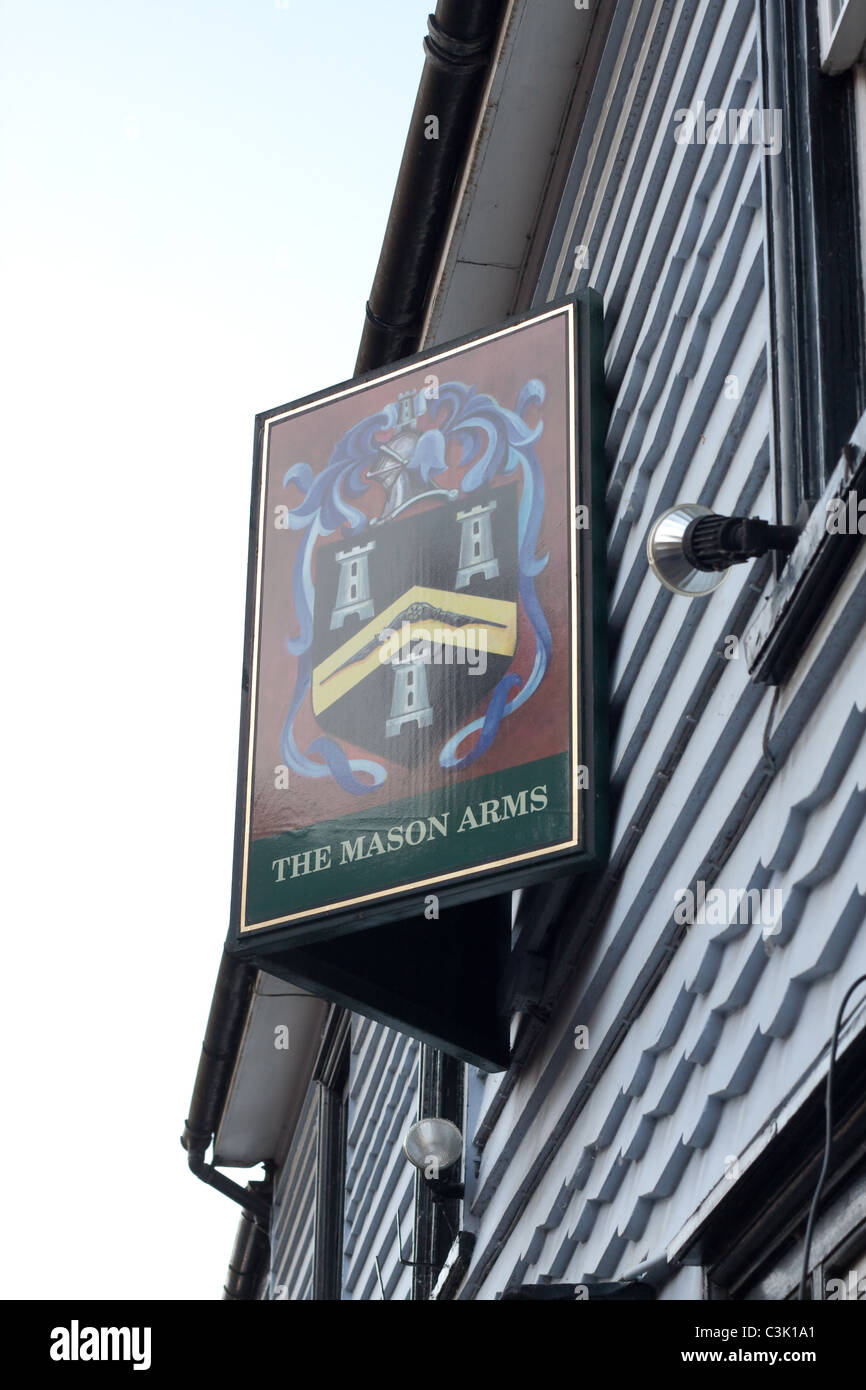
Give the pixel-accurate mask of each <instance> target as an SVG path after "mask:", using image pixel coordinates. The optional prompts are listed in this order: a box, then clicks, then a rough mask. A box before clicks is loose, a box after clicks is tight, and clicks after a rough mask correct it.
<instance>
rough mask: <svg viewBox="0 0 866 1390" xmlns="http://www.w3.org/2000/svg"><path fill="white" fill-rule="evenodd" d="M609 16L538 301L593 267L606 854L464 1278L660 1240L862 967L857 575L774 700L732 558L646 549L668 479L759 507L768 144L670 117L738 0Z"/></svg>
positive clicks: (743, 68) (698, 88) (751, 61)
mask: <svg viewBox="0 0 866 1390" xmlns="http://www.w3.org/2000/svg"><path fill="white" fill-rule="evenodd" d="M628 8H629V7H624V9H628ZM621 28H622V32H621V33H619V34H617V33H615V34H614V35H612V47H611V48H610V49H609V51H610V52H611V53H612V54H613V55H615V57H612V58H611V59H610V60H609V63H608V66H609V71H610V81H609V84H608V88H607V91H606V92H604V93H598V92H597V94H596V98H595V99H594V101H595V110H594V111H592V110H591V112H590V124H591V125H592V127H593V129H594V130H597V131H598V132H599V133H598V134H597V135H595V136H594V137H593V138H592V139H591V140H590V141H584V142H583V143H582V146H581V148H580V149H579V150H578V153H577V157H576V159H575V165H574V170H573V173H572V177H571V180H570V185H569V190H568V197H567V199H566V201H565V203H564V206H563V209H562V212H561V215H560V223H559V227H558V229H557V235H558V239H559V240H558V244H557V245H556V246H554V247H553V248H552V250H551V253H550V255H549V256H548V263H547V266H546V270H545V278H544V280H543V282H542V285H541V286H540V290H539V294H538V297H537V302H538V303H543V302H544V301H545V299H547V298H553V297H555V296H556V295H559V294H562V293H564V292H566V291H567V290H571V289H574V288H577V287H582V286H583V285H584V284H589V285H592V286H594V287H595V288H596V289H598V290H599V291H601V293H602V294H603V295H604V299H605V310H606V323H607V349H606V375H607V382H608V390H609V398H610V405H611V419H610V430H609V435H608V441H607V459H608V469H609V478H610V483H609V491H608V503H609V526H610V547H609V553H610V578H611V587H612V598H611V603H612V626H611V638H612V642H613V648H614V656H613V662H612V703H613V728H614V731H615V733H614V747H613V794H614V805H615V815H614V824H613V840H612V844H613V849H612V855H611V862H610V866H609V869H608V872H607V874H606V875H605V880H604V884H603V886H602V891H601V893H600V894H599V895H598V898H597V902H596V904H595V906H594V908H593V910H594V911H595V913H596V916H597V919H598V931H597V934H596V936H595V937H594V938H593V941H592V946H591V948H590V950H589V951H588V953H585V955H584V958H583V959H582V960H579V961H576V962H575V965H576V971H575V977H574V984H573V988H572V989H571V992H570V994H569V997H568V999H567V1000H566V1001H564V1003H563V1006H562V1007H561V1009H560V1011H559V1013H558V1015H557V1016H556V1017H555V1018H554V1019H553V1020H552V1022H551V1025H550V1027H549V1029H548V1031H547V1035H546V1039H545V1043H544V1045H543V1046H542V1048H541V1050H540V1055H536V1056H535V1057H533V1059H532V1061H531V1064H530V1066H529V1067H528V1068H527V1070H526V1071H525V1073H524V1074H523V1075H522V1076H521V1078H520V1079H519V1081H518V1083H517V1085H516V1087H515V1088H514V1090H513V1091H512V1093H511V1095H510V1096H509V1098H508V1100H507V1102H506V1103H505V1105H504V1106H503V1107H502V1109H501V1112H500V1113H499V1114H498V1117H497V1120H496V1124H495V1126H494V1127H493V1130H492V1133H491V1134H490V1138H489V1140H488V1142H487V1144H486V1147H485V1149H484V1152H483V1155H482V1158H481V1166H480V1175H479V1178H478V1180H477V1182H476V1183H475V1184H474V1186H473V1191H472V1193H471V1194H470V1200H471V1204H472V1214H473V1217H474V1219H475V1222H476V1223H477V1227H478V1243H477V1246H476V1251H475V1256H474V1259H473V1267H472V1270H471V1271H470V1275H469V1277H468V1279H467V1281H466V1283H465V1284H464V1286H463V1289H462V1290H461V1295H460V1296H461V1297H463V1298H471V1297H482V1298H492V1297H495V1296H496V1294H497V1292H499V1291H500V1290H501V1289H502V1288H504V1287H505V1285H506V1284H507V1283H509V1282H510V1281H512V1280H516V1279H519V1280H522V1281H527V1282H536V1281H539V1280H542V1281H543V1280H546V1279H549V1280H563V1281H567V1282H568V1281H579V1280H580V1279H581V1277H582V1275H583V1274H584V1273H597V1274H600V1275H607V1276H608V1277H610V1276H613V1275H615V1274H617V1273H622V1272H624V1271H625V1270H626V1269H628V1268H630V1267H633V1266H635V1265H637V1264H638V1263H640V1262H641V1261H642V1260H643V1259H645V1258H653V1257H656V1256H658V1255H660V1254H663V1253H664V1251H665V1249H666V1247H667V1245H668V1243H669V1242H670V1241H671V1240H672V1239H673V1238H674V1237H675V1235H676V1234H677V1232H678V1231H679V1230H680V1228H681V1227H682V1226H683V1224H684V1223H685V1221H686V1220H687V1219H688V1218H689V1216H690V1215H691V1214H692V1212H693V1211H694V1210H695V1208H696V1207H697V1206H698V1205H699V1203H700V1202H701V1201H702V1199H703V1198H704V1197H705V1196H706V1195H707V1194H708V1193H709V1192H710V1191H711V1190H712V1189H713V1188H715V1187H716V1186H717V1184H719V1183H720V1182H723V1181H725V1172H726V1167H727V1169H728V1171H729V1172H733V1171H734V1170H733V1169H732V1167H731V1164H732V1161H733V1159H734V1157H735V1156H736V1155H738V1154H740V1153H741V1152H742V1151H743V1150H744V1148H745V1147H746V1145H747V1144H748V1142H749V1140H750V1139H752V1138H753V1136H754V1135H755V1134H756V1133H758V1131H759V1130H760V1129H761V1127H762V1126H763V1125H764V1124H765V1122H766V1121H767V1119H768V1117H769V1116H770V1115H771V1113H772V1112H773V1110H774V1109H775V1108H776V1107H778V1106H779V1105H780V1104H781V1102H782V1101H783V1099H784V1098H785V1097H786V1095H788V1094H789V1093H790V1092H791V1091H792V1089H793V1088H794V1087H795V1086H796V1084H797V1083H798V1081H800V1079H801V1078H802V1077H803V1076H804V1075H807V1074H808V1073H809V1071H810V1070H811V1069H812V1068H813V1067H814V1065H815V1063H816V1060H817V1059H818V1057H819V1056H820V1053H821V1051H822V1049H823V1048H824V1046H825V1043H826V1041H827V1039H828V1037H829V1034H830V1031H831V1029H832V1024H833V1020H834V1017H835V1012H836V1009H837V1007H838V1004H839V1002H840V1000H841V997H842V994H843V993H844V991H845V988H846V987H847V984H848V982H849V981H850V980H852V979H853V978H854V977H855V976H856V975H857V974H859V973H861V972H863V971H864V969H866V936H864V933H863V931H862V922H863V915H864V901H866V900H864V889H866V882H864V879H866V855H864V832H863V814H864V809H866V790H864V788H866V757H864V739H863V736H864V724H866V716H864V708H866V680H864V665H866V663H864V660H863V653H862V648H861V650H860V651H859V652H858V653H856V656H855V655H851V649H852V647H855V646H856V643H857V639H858V637H859V635H860V634H859V623H858V620H857V618H856V614H857V612H860V613H862V605H863V593H864V590H866V582H864V579H863V578H862V576H860V577H858V575H852V576H851V578H850V579H849V581H847V584H846V586H845V589H844V591H843V593H841V594H840V596H839V597H838V599H837V600H836V601H835V603H834V607H833V611H832V614H831V615H830V619H829V622H828V628H829V629H831V630H832V638H830V639H825V640H822V639H821V637H820V636H819V638H818V639H817V640H816V642H815V643H814V650H815V654H814V659H813V661H812V664H811V669H810V671H809V673H808V676H807V677H806V678H805V679H803V680H802V681H800V682H799V684H792V687H791V690H790V691H788V690H786V691H785V694H784V698H782V699H781V700H777V701H776V702H775V703H774V702H773V695H772V692H771V691H769V690H767V689H765V688H762V687H756V686H754V685H750V684H749V682H748V680H747V674H746V671H745V668H744V662H743V661H742V659H740V660H730V661H727V660H725V659H724V657H723V656H722V649H723V645H724V639H725V637H726V636H727V635H729V634H737V633H741V632H742V631H743V628H744V626H745V625H747V624H748V621H749V619H750V616H751V614H752V612H753V610H754V603H755V600H756V598H757V595H756V593H755V592H754V590H753V589H752V588H751V585H752V583H753V575H752V573H751V567H749V566H743V567H742V568H741V569H738V570H734V571H732V572H731V575H730V577H729V579H728V580H727V582H726V583H725V584H724V585H723V586H722V587H721V588H720V589H719V590H718V591H717V593H716V594H714V595H713V596H712V597H711V598H710V599H707V600H702V601H695V602H692V603H689V602H687V601H685V600H683V599H679V598H676V597H674V596H672V595H670V594H668V593H667V592H666V591H664V590H662V589H661V588H660V587H659V586H658V584H657V583H656V582H655V580H654V579H653V578H652V576H651V575H650V574H649V573H648V571H647V566H646V560H645V549H644V548H645V543H646V536H647V532H648V530H649V527H650V525H651V523H652V521H653V519H654V518H655V517H656V516H658V515H659V513H660V512H662V511H664V509H665V508H666V507H668V506H671V505H672V504H673V503H674V502H675V501H677V500H680V499H683V500H689V501H700V502H703V503H705V504H707V505H711V506H713V507H714V508H715V509H717V510H718V511H721V512H728V513H730V512H734V511H744V512H749V513H752V514H756V515H764V516H770V515H772V510H773V504H772V491H771V478H770V474H769V409H770V406H769V399H768V387H767V373H766V342H767V309H766V301H765V293H764V271H763V238H764V227H763V216H762V207H761V158H762V155H761V151H760V150H759V149H758V148H757V147H755V146H753V145H751V144H736V143H734V144H728V143H724V144H722V143H720V144H716V145H709V144H708V145H698V144H687V145H681V144H677V142H676V141H675V140H674V128H675V123H674V114H675V112H676V111H677V110H678V109H680V108H686V107H694V106H695V105H696V103H697V102H698V101H699V100H704V101H705V102H706V106H707V108H708V109H709V108H712V107H722V108H730V107H736V108H748V107H751V106H754V105H756V104H757V103H758V101H759V97H758V92H757V85H756V83H757V57H756V48H755V32H754V5H753V4H752V3H751V0H724V3H723V2H722V0H719V3H713V4H707V3H683V2H682V0H681V3H677V4H669V3H664V4H653V3H643V4H640V5H636V6H633V7H631V14H630V16H628V17H627V18H623V19H622V20H621ZM579 245H583V246H586V247H587V252H586V253H585V256H584V257H575V254H574V253H575V247H576V246H579ZM581 259H585V260H586V261H587V264H586V265H584V266H581V265H580V264H579V262H580V261H581ZM732 378H735V379H736V380H735V381H732ZM849 628H850V630H849ZM771 706H772V709H771ZM771 717H772V726H771V728H770V732H769V735H768V744H767V747H766V748H765V747H764V737H765V734H766V733H767V730H768V728H769V727H770V724H769V721H770V718H771ZM753 805H755V806H756V807H757V809H756V810H755V811H754V818H753V819H752V820H751V822H750V824H749V827H748V830H747V832H746V834H745V835H744V836H743V837H742V838H741V839H739V842H737V837H738V833H739V828H740V827H741V826H742V824H743V820H744V818H745V816H746V814H747V811H748V808H750V807H751V806H753ZM732 845H734V846H735V847H734V848H733V850H731V846H732ZM699 879H704V880H705V881H706V882H707V883H708V884H709V885H712V886H714V887H721V888H723V889H725V890H728V889H734V890H741V889H751V888H758V889H766V890H770V892H773V891H775V890H778V891H779V893H780V895H781V897H780V898H778V899H776V901H781V903H782V905H783V911H782V916H781V923H780V925H779V924H776V926H777V928H778V929H777V930H773V931H772V932H770V933H769V934H768V933H765V932H764V931H762V928H761V926H760V925H754V924H745V925H743V924H741V923H740V922H739V921H735V922H734V924H733V925H712V924H705V925H701V924H696V925H694V926H690V927H688V928H687V929H686V930H685V934H684V932H683V927H682V926H681V925H678V924H677V923H676V921H675V920H674V906H675V903H676V901H677V893H678V890H679V889H681V888H685V887H688V886H691V887H692V888H694V887H695V884H696V882H697V880H699ZM583 909H584V905H583V904H578V903H577V902H576V903H575V915H576V914H577V912H578V911H579V910H581V911H583ZM731 915H732V914H730V913H729V914H728V916H729V917H730V916H731ZM579 1024H582V1025H586V1026H587V1027H588V1028H589V1047H588V1048H586V1049H585V1050H577V1049H575V1046H574V1042H575V1037H574V1029H575V1027H576V1026H577V1025H579ZM498 1085H499V1082H498V1079H497V1078H495V1077H491V1078H489V1079H488V1081H487V1083H486V1088H485V1098H484V1102H483V1103H482V1107H481V1113H482V1118H483V1116H484V1114H485V1112H486V1111H489V1108H490V1106H491V1105H493V1106H495V1105H496V1099H495V1098H496V1093H497V1089H498Z"/></svg>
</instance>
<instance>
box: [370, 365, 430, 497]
mask: <svg viewBox="0 0 866 1390" xmlns="http://www.w3.org/2000/svg"><path fill="white" fill-rule="evenodd" d="M417 447H418V422H417V420H416V419H415V392H414V391H401V392H400V394H399V396H398V397H397V424H396V427H395V430H394V434H393V435H392V437H391V438H390V439H389V440H388V443H387V444H380V445H379V452H378V454H377V456H376V462H375V463H374V465H373V467H372V468H371V469H370V470H369V473H368V475H367V476H368V477H369V478H371V479H372V480H373V481H375V482H377V483H381V484H382V487H383V488H384V489H385V498H386V500H385V507H384V510H383V512H382V515H381V517H380V518H379V520H380V521H384V520H385V518H386V517H389V516H391V515H392V513H393V512H395V511H396V510H397V509H398V508H399V507H402V505H403V504H404V502H407V501H408V500H409V498H410V497H411V496H412V482H411V475H410V473H409V469H408V467H407V465H408V464H409V462H410V460H411V458H412V455H413V454H414V452H415V450H416V449H417Z"/></svg>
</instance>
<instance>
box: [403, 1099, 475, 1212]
mask: <svg viewBox="0 0 866 1390" xmlns="http://www.w3.org/2000/svg"><path fill="white" fill-rule="evenodd" d="M403 1152H404V1153H405V1155H406V1157H407V1158H408V1160H409V1162H410V1163H412V1164H413V1165H414V1166H415V1167H416V1168H418V1169H420V1171H421V1173H422V1175H423V1177H424V1181H425V1183H426V1184H427V1186H428V1187H429V1189H430V1191H431V1192H432V1194H433V1197H434V1198H438V1199H440V1200H444V1199H446V1198H448V1197H462V1196H463V1184H462V1183H454V1182H444V1181H443V1180H442V1179H441V1178H440V1176H439V1174H440V1173H442V1172H444V1171H445V1170H446V1169H448V1168H452V1167H453V1166H454V1164H455V1163H456V1162H457V1161H458V1159H459V1158H460V1156H461V1154H462V1153H463V1135H462V1134H461V1133H460V1130H459V1129H458V1128H457V1126H456V1125H455V1124H452V1123H451V1121H450V1120H442V1119H439V1118H438V1117H436V1116H433V1117H431V1118H430V1119H426V1120H418V1121H417V1123H416V1124H414V1125H412V1127H411V1129H410V1130H409V1132H408V1133H407V1135H406V1138H405V1139H404V1141H403Z"/></svg>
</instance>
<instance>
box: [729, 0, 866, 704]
mask: <svg viewBox="0 0 866 1390" xmlns="http://www.w3.org/2000/svg"><path fill="white" fill-rule="evenodd" d="M757 5H758V36H759V42H758V48H759V59H760V84H761V97H762V101H763V105H764V107H765V109H778V110H782V111H783V112H784V113H785V138H784V140H783V144H782V149H781V151H780V152H779V154H778V155H770V154H768V155H766V156H765V158H764V164H763V182H764V208H765V226H766V236H765V272H766V283H767V291H768V309H769V318H770V323H769V345H768V366H769V378H770V388H771V401H772V425H771V431H770V435H771V441H770V442H771V454H772V460H773V476H774V480H775V503H776V520H777V521H778V522H780V523H784V524H789V525H790V524H794V523H796V522H803V521H805V519H806V518H807V517H809V516H810V514H811V519H812V520H814V518H815V517H816V516H817V517H818V518H819V519H821V518H823V517H825V516H826V501H827V500H828V498H829V497H830V496H832V495H834V489H835V488H837V487H838V486H839V475H840V469H842V471H843V472H845V471H846V470H847V471H848V472H850V470H851V466H852V465H851V446H852V441H854V440H855V437H856V436H858V435H859V431H860V426H861V424H862V420H863V417H864V414H866V299H864V285H863V280H864V274H863V265H864V260H863V246H864V240H866V238H864V232H863V228H862V227H861V217H860V205H861V202H860V200H861V181H862V177H863V176H862V174H861V171H860V169H859V166H858V136H857V101H856V89H855V81H854V73H853V72H847V73H844V74H842V75H841V76H838V77H826V76H824V75H823V74H822V73H821V71H820V40H819V32H818V10H817V6H816V0H786V4H785V5H780V4H779V3H778V0H757ZM846 450H847V453H846ZM843 461H844V463H843ZM810 524H811V522H810ZM854 539H855V540H859V538H854ZM856 548H857V547H856V546H855V547H853V548H852V547H849V548H848V549H849V550H851V553H852V554H853V549H856ZM842 549H843V548H842V547H829V548H828V547H821V546H820V545H819V546H816V548H815V553H814V554H811V555H807V554H806V553H805V548H804V547H801V546H798V548H797V550H796V551H795V552H794V554H793V555H792V556H791V557H790V559H789V560H788V561H787V562H785V561H780V562H778V563H777V566H776V579H777V586H778V585H779V584H782V585H787V591H786V593H785V596H784V602H782V601H778V602H776V603H773V602H772V596H771V603H770V604H769V606H768V607H766V608H765V610H764V612H763V614H762V616H761V621H760V622H759V623H758V624H757V625H756V627H755V628H754V629H753V631H752V632H751V634H750V636H751V641H750V642H749V641H748V640H747V648H750V658H749V672H750V676H751V678H752V679H753V680H755V681H759V682H766V683H770V684H778V683H781V682H782V681H783V680H785V679H786V677H787V675H788V674H789V673H790V670H791V669H792V667H793V666H794V665H795V664H796V660H797V658H798V657H799V655H800V654H801V653H802V651H803V649H804V646H805V643H806V640H807V638H808V636H809V635H810V633H811V631H812V630H813V629H814V626H815V623H816V622H817V620H818V618H819V617H820V615H821V612H822V611H823V608H822V607H820V606H818V607H816V605H815V602H814V597H815V593H816V592H819V593H820V594H821V595H822V603H823V605H824V606H826V602H827V598H828V596H829V593H830V592H832V590H833V588H835V585H836V584H837V583H838V581H839V579H840V578H841V573H842V571H843V570H844V568H845V567H847V563H848V561H849V560H850V558H851V554H847V558H846V560H845V565H843V566H842V570H840V569H839V563H838V562H839V560H840V558H842ZM819 551H820V552H821V553H820V554H819V553H818V552H819ZM816 566H817V567H818V569H819V570H822V571H823V570H824V569H826V575H825V576H823V577H822V575H819V574H814V575H811V577H810V578H809V582H808V583H806V584H802V583H800V580H802V579H804V578H807V577H809V576H810V572H811V571H812V570H814V569H815V567H816ZM798 567H799V568H798ZM814 580H818V581H820V582H817V583H816V582H813V581H814ZM801 591H802V593H803V594H804V595H805V597H802V598H801V597H800V593H801ZM807 591H808V593H807ZM768 614H769V617H770V621H769V622H768V621H767V617H768Z"/></svg>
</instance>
